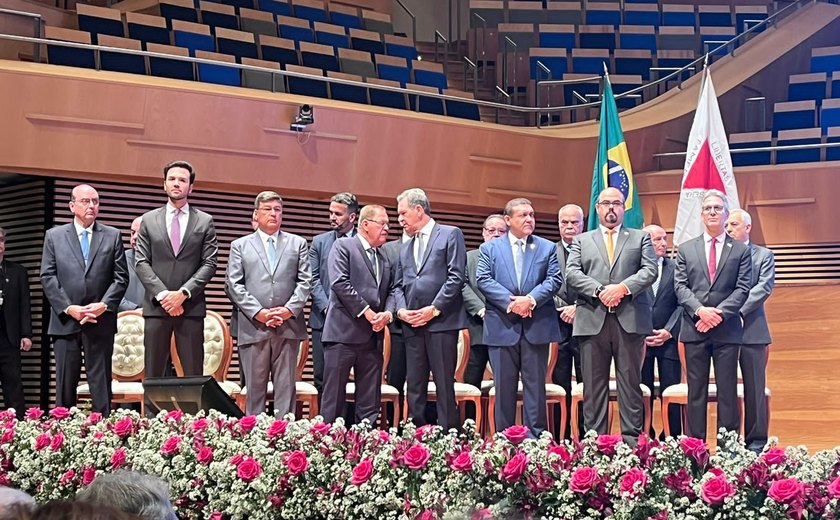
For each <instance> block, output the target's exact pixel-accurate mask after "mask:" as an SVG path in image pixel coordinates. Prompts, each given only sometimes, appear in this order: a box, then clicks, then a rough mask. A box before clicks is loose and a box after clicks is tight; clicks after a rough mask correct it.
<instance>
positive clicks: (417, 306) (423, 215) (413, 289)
mask: <svg viewBox="0 0 840 520" xmlns="http://www.w3.org/2000/svg"><path fill="white" fill-rule="evenodd" d="M397 212H398V213H399V222H400V224H401V225H402V226H403V229H404V230H405V232H406V233H407V234H408V235H411V237H412V239H411V240H410V241H408V242H406V243H404V244H403V246H402V249H401V250H400V269H399V271H400V274H399V276H400V279H399V281H398V283H397V287H396V302H397V307H396V308H397V309H398V310H397V317H399V318H400V319H401V320H402V321H403V322H405V326H404V327H403V335H404V336H405V343H406V347H405V351H406V363H407V366H408V367H409V370H408V373H407V377H406V386H407V392H406V394H407V397H408V411H409V413H410V414H411V419H412V420H413V421H414V424H417V425H422V424H426V423H427V420H426V417H425V410H426V401H427V397H428V381H429V370H430V369H431V372H432V379H433V380H434V383H435V390H436V394H437V415H438V424H440V425H441V426H443V428H444V430H449V429H450V428H458V426H459V418H458V407H457V405H456V404H455V365H456V362H457V356H458V333H459V331H460V330H461V329H463V328H465V327H466V326H467V318H466V314H465V313H464V298H463V295H462V293H461V288H462V287H463V286H464V281H465V280H466V269H467V248H466V245H465V244H464V235H463V233H461V230H460V229H458V228H456V227H453V226H445V225H442V224H438V223H437V222H435V220H434V219H433V218H432V217H431V216H430V213H431V207H430V205H429V199H428V198H427V197H426V193H425V192H424V191H423V190H421V189H419V188H411V189H408V190H405V191H404V192H402V193H401V194H400V195H399V196H398V197H397Z"/></svg>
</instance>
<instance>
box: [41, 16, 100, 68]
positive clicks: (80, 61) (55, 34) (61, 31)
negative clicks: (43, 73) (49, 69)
mask: <svg viewBox="0 0 840 520" xmlns="http://www.w3.org/2000/svg"><path fill="white" fill-rule="evenodd" d="M44 38H45V39H47V40H58V41H64V42H74V43H87V44H90V43H92V42H91V37H90V33H88V32H84V31H77V30H75V29H67V28H65V27H53V26H51V25H45V26H44ZM47 63H51V64H53V65H67V66H69V67H83V68H86V69H95V68H96V56H95V54H94V51H93V50H90V49H74V48H72V47H61V46H59V45H50V44H47Z"/></svg>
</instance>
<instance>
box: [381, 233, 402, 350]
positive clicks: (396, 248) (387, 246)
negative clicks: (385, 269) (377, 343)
mask: <svg viewBox="0 0 840 520" xmlns="http://www.w3.org/2000/svg"><path fill="white" fill-rule="evenodd" d="M402 244H403V243H402V238H398V239H396V240H389V241H388V242H385V243H384V244H383V245H382V247H380V248H379V252H380V253H382V256H385V257H387V258H388V263H389V264H390V265H391V283H392V284H394V285H396V283H397V279H398V278H399V274H400V251H401V250H402ZM394 303H395V304H396V300H395V301H394ZM388 330H389V331H390V332H391V335H392V336H393V335H394V334H399V335H400V336H402V321H401V320H398V319H397V316H396V314H394V321H393V322H392V323H391V324H390V325H388Z"/></svg>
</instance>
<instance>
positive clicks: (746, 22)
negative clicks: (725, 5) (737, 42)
mask: <svg viewBox="0 0 840 520" xmlns="http://www.w3.org/2000/svg"><path fill="white" fill-rule="evenodd" d="M766 19H767V6H766V5H736V6H735V32H737V33H738V34H740V33H742V32H744V31H746V30H747V29H749V28H750V27H753V26H754V25H757V24H758V23H760V22H761V21H763V20H766ZM762 30H763V29H756V30H755V31H754V32H756V33H758V32H761V31H762Z"/></svg>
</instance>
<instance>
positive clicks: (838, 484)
mask: <svg viewBox="0 0 840 520" xmlns="http://www.w3.org/2000/svg"><path fill="white" fill-rule="evenodd" d="M826 491H827V492H828V496H830V497H831V498H835V497H840V477H837V478H836V479H834V480H832V481H831V483H830V484H829V485H828V487H827V488H826Z"/></svg>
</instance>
